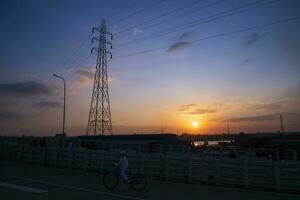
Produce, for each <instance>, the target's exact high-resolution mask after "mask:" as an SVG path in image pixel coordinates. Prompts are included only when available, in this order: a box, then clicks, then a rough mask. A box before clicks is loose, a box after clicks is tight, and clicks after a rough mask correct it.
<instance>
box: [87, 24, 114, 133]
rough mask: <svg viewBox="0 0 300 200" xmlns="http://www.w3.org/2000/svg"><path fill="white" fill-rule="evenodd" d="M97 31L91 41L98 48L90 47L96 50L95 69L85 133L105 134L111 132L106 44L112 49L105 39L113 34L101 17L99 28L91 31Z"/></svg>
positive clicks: (108, 52)
mask: <svg viewBox="0 0 300 200" xmlns="http://www.w3.org/2000/svg"><path fill="white" fill-rule="evenodd" d="M95 31H97V32H98V33H99V36H98V37H93V38H92V43H94V42H95V41H96V42H98V44H99V45H98V48H95V47H94V48H92V49H91V53H93V51H94V50H95V51H96V52H97V61H96V71H95V78H94V86H93V93H92V100H91V106H90V112H89V118H88V125H87V130H86V134H87V135H89V134H94V135H99V134H102V135H106V134H110V135H111V134H112V123H111V114H110V103H109V93H108V76H107V58H106V57H107V54H110V57H111V58H112V54H111V52H110V51H108V50H107V45H109V46H110V49H112V43H111V42H109V41H106V36H107V35H109V36H110V39H111V40H112V39H113V35H112V34H111V33H109V32H107V31H106V24H105V20H104V19H102V21H101V25H100V28H98V27H94V28H93V29H92V32H93V33H94V32H95Z"/></svg>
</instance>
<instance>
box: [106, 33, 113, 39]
mask: <svg viewBox="0 0 300 200" xmlns="http://www.w3.org/2000/svg"><path fill="white" fill-rule="evenodd" d="M106 34H107V35H110V39H111V40H113V34H112V33H111V32H106Z"/></svg>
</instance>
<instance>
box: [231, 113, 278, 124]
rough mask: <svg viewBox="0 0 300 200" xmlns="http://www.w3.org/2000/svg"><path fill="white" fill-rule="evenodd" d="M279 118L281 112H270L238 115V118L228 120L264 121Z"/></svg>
mask: <svg viewBox="0 0 300 200" xmlns="http://www.w3.org/2000/svg"><path fill="white" fill-rule="evenodd" d="M278 119H279V114H270V115H257V116H245V117H236V118H231V119H228V120H226V121H230V122H263V121H272V120H278Z"/></svg>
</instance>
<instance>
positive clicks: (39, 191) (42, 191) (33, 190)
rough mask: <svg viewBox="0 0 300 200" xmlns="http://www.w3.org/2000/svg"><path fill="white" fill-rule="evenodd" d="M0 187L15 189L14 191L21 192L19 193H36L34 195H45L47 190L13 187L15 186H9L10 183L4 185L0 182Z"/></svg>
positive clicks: (20, 186)
mask: <svg viewBox="0 0 300 200" xmlns="http://www.w3.org/2000/svg"><path fill="white" fill-rule="evenodd" d="M0 186H3V187H7V188H12V189H16V190H21V191H25V192H31V193H36V194H44V193H47V190H42V189H38V188H31V187H26V186H22V185H15V184H11V183H5V182H2V181H0Z"/></svg>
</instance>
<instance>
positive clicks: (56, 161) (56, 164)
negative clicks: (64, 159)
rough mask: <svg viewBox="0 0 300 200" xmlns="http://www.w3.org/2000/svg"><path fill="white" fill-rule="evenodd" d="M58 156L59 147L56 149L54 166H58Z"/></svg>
mask: <svg viewBox="0 0 300 200" xmlns="http://www.w3.org/2000/svg"><path fill="white" fill-rule="evenodd" d="M58 158H59V149H56V151H55V162H54V167H58Z"/></svg>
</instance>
